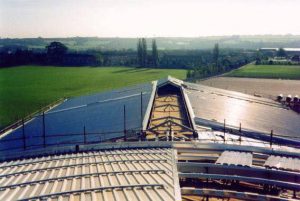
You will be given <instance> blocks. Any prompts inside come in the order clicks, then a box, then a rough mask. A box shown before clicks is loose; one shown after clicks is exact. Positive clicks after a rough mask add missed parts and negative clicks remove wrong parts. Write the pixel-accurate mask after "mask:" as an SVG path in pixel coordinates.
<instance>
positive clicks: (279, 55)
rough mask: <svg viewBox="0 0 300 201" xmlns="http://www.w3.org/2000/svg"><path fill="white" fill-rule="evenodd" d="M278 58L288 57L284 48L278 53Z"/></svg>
mask: <svg viewBox="0 0 300 201" xmlns="http://www.w3.org/2000/svg"><path fill="white" fill-rule="evenodd" d="M277 56H278V57H286V56H287V55H286V52H285V50H284V49H283V48H279V50H278V51H277Z"/></svg>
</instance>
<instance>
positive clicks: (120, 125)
mask: <svg viewBox="0 0 300 201" xmlns="http://www.w3.org/2000/svg"><path fill="white" fill-rule="evenodd" d="M167 84H171V85H174V86H176V87H179V88H180V89H181V91H182V94H183V98H184V102H185V103H186V111H187V114H188V117H189V119H190V121H191V124H192V128H196V124H197V125H200V126H203V122H204V120H205V121H206V122H209V124H211V125H212V124H219V125H221V126H222V125H223V124H224V119H225V124H226V126H227V127H236V128H238V127H239V126H240V123H241V128H242V130H244V131H245V132H246V130H250V131H258V132H261V133H263V134H267V135H268V136H269V133H270V132H271V130H273V133H274V134H275V135H283V136H290V137H297V136H298V135H299V130H300V124H299V122H300V115H298V114H297V113H296V112H294V111H292V110H288V109H285V108H283V106H282V105H281V104H279V103H277V102H274V101H272V100H269V99H264V98H259V97H254V96H250V95H246V94H242V93H238V92H233V91H228V90H222V89H217V88H212V87H208V86H204V85H200V84H193V83H189V82H183V81H181V80H178V79H176V78H172V77H167V78H166V79H161V80H158V81H154V82H149V83H145V84H140V85H136V86H133V87H127V88H123V89H119V90H114V91H110V92H103V93H96V94H93V95H87V96H81V97H77V98H71V99H67V100H66V101H64V102H63V103H62V104H60V105H58V106H56V107H55V108H52V109H51V110H50V111H47V112H45V116H43V115H38V116H36V117H35V118H34V119H32V120H30V121H28V122H26V123H25V125H24V129H23V127H22V126H20V127H19V128H17V129H15V130H13V131H11V132H10V133H6V134H5V135H2V136H1V138H2V139H1V141H0V151H1V153H0V154H3V155H5V154H6V153H7V152H10V151H11V149H18V150H23V149H31V148H37V147H46V146H51V145H67V144H69V145H77V144H82V143H98V142H103V141H106V140H111V139H116V140H117V139H119V138H123V137H124V136H125V133H126V135H136V134H137V133H138V132H140V131H141V130H146V129H147V125H148V121H149V120H150V119H151V118H150V115H151V112H152V106H153V103H154V101H155V95H156V92H157V91H156V90H157V87H162V86H165V85H167ZM141 100H142V101H141ZM124 105H125V116H124ZM141 109H142V110H141ZM43 122H44V123H43ZM43 125H45V126H43ZM248 137H249V136H248ZM24 139H25V140H24ZM199 139H201V137H200V138H199ZM296 143H298V142H296ZM294 144H295V143H294ZM298 144H299V143H298Z"/></svg>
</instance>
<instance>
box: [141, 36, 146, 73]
mask: <svg viewBox="0 0 300 201" xmlns="http://www.w3.org/2000/svg"><path fill="white" fill-rule="evenodd" d="M142 59H143V60H142V61H143V67H146V65H147V41H146V39H145V38H142Z"/></svg>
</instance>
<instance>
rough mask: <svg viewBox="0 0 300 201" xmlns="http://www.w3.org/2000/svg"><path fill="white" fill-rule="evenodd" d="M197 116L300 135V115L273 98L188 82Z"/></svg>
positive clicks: (258, 129) (190, 97)
mask: <svg viewBox="0 0 300 201" xmlns="http://www.w3.org/2000/svg"><path fill="white" fill-rule="evenodd" d="M185 85H187V90H186V91H187V95H188V97H189V100H190V102H191V105H192V108H193V111H194V114H195V116H196V117H199V118H202V119H207V120H211V121H214V122H219V123H222V124H223V123H224V119H225V121H226V125H230V126H235V127H239V126H240V123H241V125H242V128H245V129H250V130H255V131H260V132H265V133H270V132H271V130H273V131H274V133H275V134H279V135H286V136H299V133H300V123H299V122H300V115H299V114H297V113H296V112H294V111H292V110H288V109H285V108H283V107H282V106H281V105H280V104H279V103H276V102H274V101H272V100H268V99H264V98H259V97H254V96H250V95H246V94H242V93H238V92H232V91H228V90H222V89H216V88H212V87H208V86H204V85H198V84H191V83H185Z"/></svg>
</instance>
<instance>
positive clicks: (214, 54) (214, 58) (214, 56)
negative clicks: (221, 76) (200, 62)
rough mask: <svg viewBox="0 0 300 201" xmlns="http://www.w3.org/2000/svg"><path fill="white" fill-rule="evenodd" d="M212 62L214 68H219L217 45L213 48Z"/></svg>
mask: <svg viewBox="0 0 300 201" xmlns="http://www.w3.org/2000/svg"><path fill="white" fill-rule="evenodd" d="M213 60H214V63H215V65H216V68H217V69H218V67H219V62H218V60H219V44H218V43H216V44H215V47H214V49H213Z"/></svg>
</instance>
